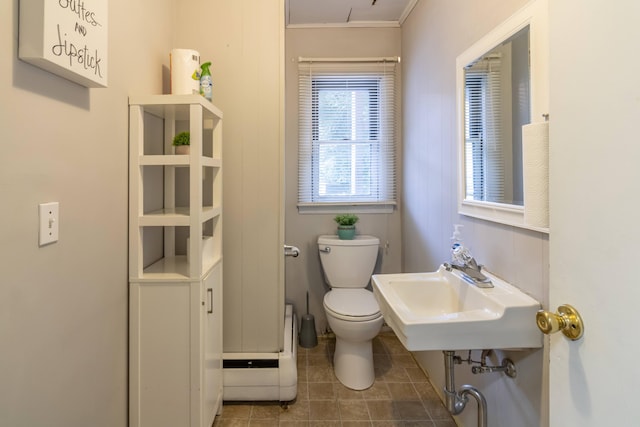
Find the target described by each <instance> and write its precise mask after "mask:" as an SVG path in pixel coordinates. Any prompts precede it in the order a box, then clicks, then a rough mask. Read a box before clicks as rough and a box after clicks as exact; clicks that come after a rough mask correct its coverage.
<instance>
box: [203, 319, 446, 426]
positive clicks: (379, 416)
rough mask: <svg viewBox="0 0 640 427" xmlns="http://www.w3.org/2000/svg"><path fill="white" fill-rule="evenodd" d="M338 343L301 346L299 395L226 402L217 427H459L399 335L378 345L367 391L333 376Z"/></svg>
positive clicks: (384, 337)
mask: <svg viewBox="0 0 640 427" xmlns="http://www.w3.org/2000/svg"><path fill="white" fill-rule="evenodd" d="M334 348H335V340H334V339H331V338H324V337H321V338H319V339H318V345H317V346H316V347H314V348H310V349H305V348H302V347H298V396H297V398H296V400H295V401H294V402H291V403H289V405H288V407H287V408H283V407H281V406H280V405H279V404H278V403H277V402H225V404H224V406H223V411H222V415H221V416H218V417H216V420H215V423H214V427H222V426H224V427H228V426H251V427H254V426H267V427H270V426H344V427H350V426H380V427H381V426H398V427H400V426H401V427H405V426H406V427H409V426H424V427H456V423H455V422H454V421H453V419H452V418H451V416H450V415H449V412H448V411H447V410H446V408H445V407H444V406H443V405H442V403H441V401H440V399H439V398H438V396H437V395H436V392H435V391H434V390H433V388H432V386H431V384H430V383H429V381H428V379H427V377H426V376H425V374H424V373H423V371H422V370H421V369H420V368H419V367H418V366H417V365H416V362H415V361H414V360H413V357H412V356H411V353H409V352H408V351H407V350H406V349H405V348H404V347H403V346H402V344H401V343H400V341H398V339H397V338H396V337H395V335H393V333H389V332H384V333H381V334H380V335H379V336H378V337H376V338H375V339H374V340H373V353H374V355H373V357H374V364H375V370H376V380H375V382H374V384H373V385H372V386H371V387H370V388H369V389H367V390H362V391H354V390H350V389H348V388H346V387H345V386H343V385H342V384H341V383H340V382H338V380H337V379H336V377H335V375H334V374H333V368H332V363H333V350H334Z"/></svg>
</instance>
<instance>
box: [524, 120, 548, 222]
mask: <svg viewBox="0 0 640 427" xmlns="http://www.w3.org/2000/svg"><path fill="white" fill-rule="evenodd" d="M522 166H523V169H524V177H523V179H524V181H523V184H524V222H525V224H527V225H531V226H534V227H540V228H548V227H549V122H540V123H531V124H528V125H524V126H522Z"/></svg>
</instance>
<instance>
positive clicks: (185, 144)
mask: <svg viewBox="0 0 640 427" xmlns="http://www.w3.org/2000/svg"><path fill="white" fill-rule="evenodd" d="M189 144H191V141H190V134H189V132H180V133H179V134H177V135H176V136H174V137H173V146H174V147H176V154H189Z"/></svg>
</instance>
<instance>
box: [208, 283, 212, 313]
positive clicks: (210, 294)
mask: <svg viewBox="0 0 640 427" xmlns="http://www.w3.org/2000/svg"><path fill="white" fill-rule="evenodd" d="M207 293H208V294H209V309H208V310H207V313H208V314H212V313H213V289H211V288H209V289H207Z"/></svg>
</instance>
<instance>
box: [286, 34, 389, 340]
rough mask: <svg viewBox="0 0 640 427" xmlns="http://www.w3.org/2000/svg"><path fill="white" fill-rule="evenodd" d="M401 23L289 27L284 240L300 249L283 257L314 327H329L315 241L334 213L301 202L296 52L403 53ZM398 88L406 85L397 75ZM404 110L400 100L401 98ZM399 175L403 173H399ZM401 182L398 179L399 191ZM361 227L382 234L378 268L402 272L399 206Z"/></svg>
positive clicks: (369, 217)
mask: <svg viewBox="0 0 640 427" xmlns="http://www.w3.org/2000/svg"><path fill="white" fill-rule="evenodd" d="M400 53H401V51H400V29H399V28H383V29H380V28H378V29H374V28H323V29H318V28H316V29H288V30H286V52H285V67H286V103H285V104H286V113H285V116H286V118H287V120H286V144H285V146H286V148H285V150H286V151H285V158H286V165H285V167H286V170H285V175H286V188H285V191H286V201H285V217H286V229H285V235H286V238H285V239H286V242H287V244H290V245H295V246H297V247H299V248H300V250H301V255H300V256H299V257H298V258H288V259H287V260H286V262H285V264H286V267H285V276H286V280H285V283H286V298H287V301H290V302H293V303H294V306H295V309H296V311H297V313H298V314H299V315H300V314H304V313H305V304H306V301H305V298H306V292H307V290H308V291H309V306H310V312H311V314H313V315H314V316H315V323H316V330H317V331H318V333H322V332H324V331H325V330H326V328H327V323H326V317H325V314H324V308H323V306H322V299H323V297H324V294H325V293H326V292H327V291H328V287H327V285H326V284H325V283H324V279H323V277H322V269H321V266H320V259H319V257H318V247H317V245H316V241H317V238H318V236H319V235H321V234H335V229H336V223H335V222H334V221H333V217H334V216H335V214H331V215H330V214H299V213H298V208H297V206H296V204H297V202H298V121H297V115H298V61H297V59H298V57H299V56H303V57H380V56H400ZM398 76H399V78H398V82H399V86H398V88H401V87H402V84H401V82H400V81H401V79H400V75H398ZM397 110H398V112H400V104H399V102H398V103H397ZM401 141H402V137H401V128H400V127H398V154H397V159H398V162H397V164H398V167H400V151H401ZM398 177H399V174H398ZM400 190H401V183H400V182H399V183H398V192H399V193H400ZM358 216H359V217H360V221H359V222H358V224H357V230H358V233H360V234H370V235H374V236H377V237H379V238H380V241H381V245H382V246H384V245H385V243H387V242H388V248H387V249H386V250H381V255H380V257H379V264H378V266H377V267H376V272H399V271H400V263H401V253H402V252H401V238H400V237H401V235H400V233H401V232H400V214H399V209H397V210H395V211H394V213H393V214H358Z"/></svg>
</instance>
